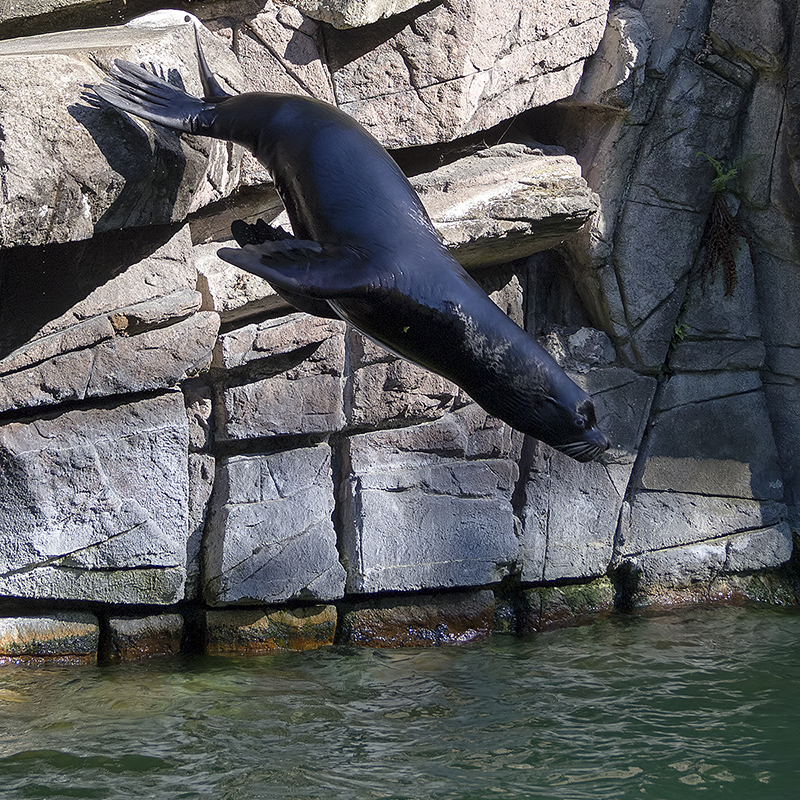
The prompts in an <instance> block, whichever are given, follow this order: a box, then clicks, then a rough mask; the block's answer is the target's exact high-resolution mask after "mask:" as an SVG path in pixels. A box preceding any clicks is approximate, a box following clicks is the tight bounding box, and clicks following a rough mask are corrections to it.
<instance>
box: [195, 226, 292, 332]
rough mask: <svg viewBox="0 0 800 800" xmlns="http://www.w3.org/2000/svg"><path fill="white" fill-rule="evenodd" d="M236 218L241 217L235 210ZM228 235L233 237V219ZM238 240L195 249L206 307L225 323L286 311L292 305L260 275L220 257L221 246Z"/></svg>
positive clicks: (234, 244)
mask: <svg viewBox="0 0 800 800" xmlns="http://www.w3.org/2000/svg"><path fill="white" fill-rule="evenodd" d="M232 216H233V218H235V219H241V215H240V214H237V213H234V214H233V215H232ZM226 234H227V235H228V236H230V222H228V224H227V231H226ZM222 245H225V246H226V247H235V246H236V243H235V242H234V241H233V240H231V241H228V242H212V243H210V244H201V245H197V246H196V247H195V248H194V264H195V268H196V269H197V289H198V291H199V292H200V293H201V295H202V298H203V305H202V308H203V309H204V310H207V311H216V312H217V313H218V314H219V316H220V320H221V322H222V323H223V324H227V323H231V322H238V321H240V320H245V319H246V318H247V317H253V316H257V315H260V314H266V313H271V312H277V311H286V310H287V309H288V308H289V304H288V303H287V302H286V301H285V300H284V299H283V298H282V297H281V296H280V295H279V294H278V293H277V292H276V291H275V290H274V289H273V288H272V287H271V286H270V285H269V284H268V283H267V282H266V281H265V280H264V279H263V278H260V277H259V276H258V275H253V274H251V273H249V272H245V271H244V270H242V269H237V268H236V267H234V266H232V265H231V264H228V263H227V262H226V261H223V260H222V259H221V258H219V257H218V256H217V250H219V248H220V246H222Z"/></svg>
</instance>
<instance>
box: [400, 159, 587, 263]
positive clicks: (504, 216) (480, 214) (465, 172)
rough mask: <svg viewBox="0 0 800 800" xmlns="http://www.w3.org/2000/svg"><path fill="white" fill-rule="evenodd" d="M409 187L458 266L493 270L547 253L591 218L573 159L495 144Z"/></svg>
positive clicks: (413, 181)
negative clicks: (494, 265) (488, 265)
mask: <svg viewBox="0 0 800 800" xmlns="http://www.w3.org/2000/svg"><path fill="white" fill-rule="evenodd" d="M412 185H413V186H414V188H415V189H416V190H417V192H418V193H419V195H420V197H421V198H422V202H423V203H424V204H425V208H426V209H427V211H428V213H429V214H430V216H431V219H432V220H433V223H434V225H435V226H436V229H437V230H438V231H439V234H440V235H441V237H442V239H443V240H444V242H445V244H446V245H447V247H448V248H449V249H450V251H451V252H452V253H453V255H454V256H455V257H456V258H457V259H458V260H459V261H460V262H461V264H463V265H464V266H465V267H476V266H482V265H486V264H500V263H503V262H507V261H513V260H514V259H516V258H523V257H525V256H529V255H531V254H532V253H536V252H538V251H540V250H545V249H547V248H550V247H555V246H556V245H558V244H560V243H561V242H562V241H563V240H564V239H565V238H566V237H567V236H569V235H570V234H573V233H575V232H576V231H577V230H578V229H579V228H580V227H581V226H582V225H583V224H584V223H585V222H586V220H587V219H588V218H589V216H590V215H591V214H592V212H593V211H594V201H593V199H592V192H591V190H590V189H589V187H588V186H587V185H586V182H585V181H584V180H583V178H581V174H580V168H579V167H578V165H577V163H576V162H575V160H574V159H573V158H571V157H570V156H564V155H542V153H541V150H539V151H538V152H537V151H536V150H535V149H534V148H531V147H528V146H526V145H521V144H520V145H514V144H507V145H497V146H495V147H490V148H488V149H486V150H483V151H481V152H479V153H478V154H477V155H474V156H468V157H466V158H462V159H459V160H458V161H455V162H454V163H452V164H449V165H447V166H445V167H440V168H439V169H437V170H434V171H433V172H430V173H427V174H424V175H418V176H416V177H415V178H413V179H412Z"/></svg>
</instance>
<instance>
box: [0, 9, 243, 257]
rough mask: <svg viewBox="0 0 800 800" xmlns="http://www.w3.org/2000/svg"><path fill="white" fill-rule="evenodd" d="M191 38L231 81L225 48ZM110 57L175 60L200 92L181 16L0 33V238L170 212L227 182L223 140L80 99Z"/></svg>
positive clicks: (158, 219)
mask: <svg viewBox="0 0 800 800" xmlns="http://www.w3.org/2000/svg"><path fill="white" fill-rule="evenodd" d="M203 43H204V46H205V47H206V48H207V50H206V53H207V55H208V58H209V59H210V60H211V62H212V63H214V66H215V70H216V72H217V74H220V75H222V76H223V77H224V78H226V79H227V80H228V82H229V83H230V84H231V85H236V86H238V87H241V85H242V79H241V73H240V71H239V68H238V65H237V63H236V60H235V58H234V57H233V55H232V54H231V53H230V52H229V51H227V50H226V49H225V48H224V47H223V46H222V44H221V43H220V42H219V40H218V39H216V38H215V37H212V36H210V35H205V34H204V36H203ZM114 58H124V59H127V60H129V61H133V62H134V63H140V62H146V63H154V64H158V65H160V67H161V68H163V69H164V71H165V73H169V72H170V71H171V70H178V72H179V73H180V75H181V76H182V77H183V79H184V81H185V82H186V86H187V89H188V90H189V91H190V92H193V93H195V94H202V90H201V88H200V84H199V75H198V72H197V66H196V55H195V45H194V33H193V27H192V25H191V24H181V25H177V26H174V25H173V26H170V27H164V28H143V27H132V26H125V25H123V26H120V27H117V28H95V29H87V30H79V31H65V32H63V33H57V34H52V35H47V36H40V37H26V38H24V39H9V40H6V41H2V42H0V86H2V87H4V88H3V90H2V95H1V97H2V101H0V127H1V128H2V129H3V132H4V138H3V140H2V142H0V154H1V155H2V163H3V167H4V168H3V170H2V173H1V174H0V186H1V187H2V196H3V199H4V202H3V205H2V207H0V246H3V247H13V246H17V245H35V244H48V243H51V242H67V241H75V240H80V239H87V238H89V237H91V236H92V235H93V233H95V232H98V231H103V230H113V229H115V228H119V227H131V226H137V225H148V224H157V223H162V222H170V221H177V220H180V219H183V218H184V217H185V216H186V214H187V213H188V212H189V211H193V210H195V209H196V208H199V207H200V206H201V205H203V204H205V203H207V202H210V201H211V200H216V199H219V198H220V197H221V196H224V195H225V194H227V193H228V192H230V191H231V190H232V189H233V188H234V187H235V185H236V179H237V164H236V159H237V158H239V156H238V155H237V154H236V152H235V151H233V150H229V148H227V147H226V145H225V144H224V143H220V142H216V143H215V142H212V141H211V140H209V139H202V140H201V139H199V138H198V139H195V140H190V139H187V138H182V137H180V136H178V135H177V134H176V133H173V132H169V131H166V130H164V129H163V128H158V129H156V128H152V127H150V126H149V125H147V124H146V123H143V122H141V121H134V120H133V119H132V118H131V117H128V116H127V115H124V114H122V113H121V112H118V111H116V110H113V109H110V108H108V107H103V108H93V107H92V106H91V105H89V104H87V103H86V101H84V100H82V98H81V94H82V92H83V87H84V86H85V85H86V84H95V83H99V82H101V81H102V79H103V75H104V71H103V70H104V69H107V68H108V66H109V65H110V64H111V63H112V62H113V59H114ZM209 158H210V161H209V160H208V159H209Z"/></svg>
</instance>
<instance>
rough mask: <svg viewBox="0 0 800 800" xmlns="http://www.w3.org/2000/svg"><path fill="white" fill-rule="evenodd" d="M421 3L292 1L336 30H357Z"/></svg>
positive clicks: (391, 0) (411, 0) (409, 0)
mask: <svg viewBox="0 0 800 800" xmlns="http://www.w3.org/2000/svg"><path fill="white" fill-rule="evenodd" d="M422 3H423V0H293V2H292V5H295V6H297V8H299V9H300V10H301V11H302V12H303V13H304V14H308V16H309V17H313V18H314V19H319V20H322V21H323V22H329V23H330V24H331V25H334V26H335V27H337V28H357V27H359V26H361V25H369V24H370V23H372V22H377V21H378V20H379V19H383V18H384V17H391V16H392V15H393V14H399V13H400V12H402V11H407V10H408V9H410V8H414V7H415V6H418V5H421V4H422Z"/></svg>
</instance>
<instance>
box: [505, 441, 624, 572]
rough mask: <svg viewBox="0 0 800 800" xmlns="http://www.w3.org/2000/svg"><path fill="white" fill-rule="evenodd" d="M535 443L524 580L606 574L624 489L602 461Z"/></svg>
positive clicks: (526, 512)
mask: <svg viewBox="0 0 800 800" xmlns="http://www.w3.org/2000/svg"><path fill="white" fill-rule="evenodd" d="M532 448H533V450H534V452H533V456H532V459H531V463H530V465H529V467H528V470H527V479H526V481H525V505H524V508H523V512H522V519H523V527H522V536H521V539H520V564H521V570H522V580H523V581H532V582H537V581H552V580H559V579H583V580H586V579H589V578H595V577H598V576H600V575H604V574H605V572H606V570H607V569H608V565H609V563H610V562H611V557H612V554H613V548H614V533H615V531H616V526H617V518H618V515H619V510H620V508H621V506H622V499H623V496H624V489H623V492H620V490H619V487H617V486H616V485H615V482H614V480H613V479H612V476H611V475H610V474H609V471H608V470H607V469H606V467H605V465H604V464H602V463H600V462H592V463H590V464H579V463H578V462H576V461H573V460H572V459H570V458H569V457H568V456H565V455H563V454H562V453H558V452H556V451H555V450H552V449H551V448H549V447H547V446H546V445H543V444H541V443H539V442H535V443H534V444H532Z"/></svg>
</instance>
